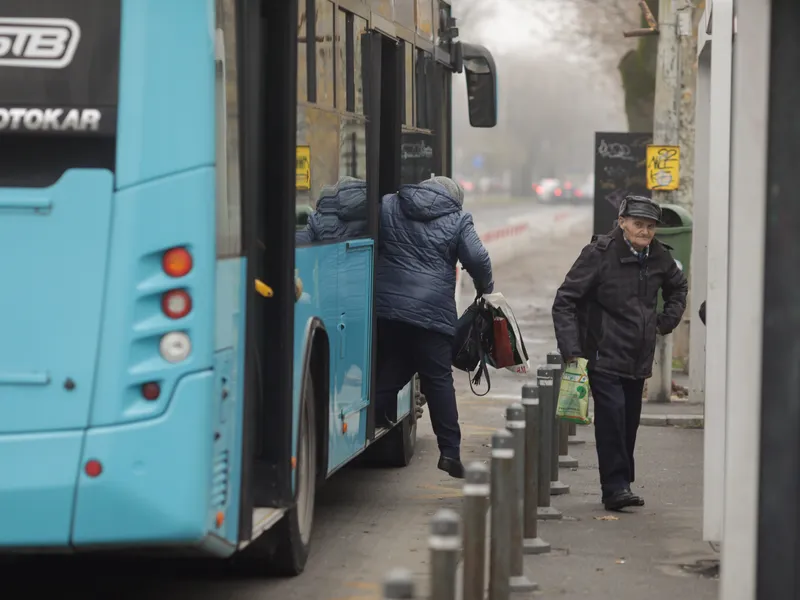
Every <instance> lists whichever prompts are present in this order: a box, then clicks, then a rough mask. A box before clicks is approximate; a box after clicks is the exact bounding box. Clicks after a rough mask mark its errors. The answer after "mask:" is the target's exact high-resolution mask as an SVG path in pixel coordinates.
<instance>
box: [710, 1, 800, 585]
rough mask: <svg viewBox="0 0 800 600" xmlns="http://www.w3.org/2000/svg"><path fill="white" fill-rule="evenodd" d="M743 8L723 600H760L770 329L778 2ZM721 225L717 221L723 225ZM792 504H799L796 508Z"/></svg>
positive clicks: (736, 98)
mask: <svg viewBox="0 0 800 600" xmlns="http://www.w3.org/2000/svg"><path fill="white" fill-rule="evenodd" d="M719 4H720V2H719V0H717V1H716V2H714V43H715V44H716V43H717V38H716V31H717V20H716V19H717V10H718V5H719ZM727 4H728V8H727V10H729V11H731V12H732V7H731V6H730V4H731V2H730V1H729V2H728V3H727ZM736 10H737V15H736V22H737V25H741V27H739V28H738V31H737V32H735V33H733V35H732V30H733V29H734V28H735V26H734V25H733V24H732V18H731V17H730V16H727V15H726V22H725V26H724V28H720V31H721V32H723V35H726V36H727V37H728V39H731V38H733V37H734V36H735V43H734V50H733V52H734V60H733V64H734V73H733V80H734V85H735V87H734V90H733V118H732V119H731V123H732V124H733V134H732V141H733V145H732V152H731V154H732V157H733V159H732V166H731V174H732V177H731V210H730V263H729V264H730V281H729V289H728V315H727V316H728V369H727V390H728V411H727V412H728V414H727V432H726V436H727V439H729V440H731V443H730V444H728V445H727V447H726V459H725V508H724V511H725V520H724V535H725V537H724V541H723V544H722V570H721V575H720V588H719V597H720V599H721V600H722V599H724V600H755V599H756V584H757V565H758V515H759V506H758V497H759V487H760V486H759V483H760V482H759V479H760V477H759V465H760V461H761V455H760V454H761V453H760V448H761V435H760V431H761V396H762V392H761V390H762V387H761V386H762V370H761V367H762V360H763V357H764V356H765V355H764V353H763V352H764V349H763V345H762V335H763V321H764V291H763V290H764V262H765V252H764V246H765V241H766V240H765V237H764V236H765V228H766V227H765V225H766V206H767V187H768V186H767V183H768V182H767V143H768V131H769V124H770V123H769V118H768V116H769V112H768V111H769V94H770V45H771V44H770V35H771V34H770V21H771V2H770V0H748V1H747V2H737V4H736ZM738 17H741V19H740V18H738ZM727 19H731V20H730V21H728V20H727ZM712 222H713V221H712ZM717 225H718V224H716V223H715V224H714V226H715V227H716V226H717ZM713 311H714V305H713V304H710V303H709V305H708V312H709V314H713ZM790 335H791V333H790ZM709 347H711V346H710V345H709ZM786 441H787V443H788V442H791V441H793V440H786ZM734 442H735V443H734ZM786 476H787V477H797V474H796V473H786ZM787 509H788V510H795V509H796V507H793V506H792V507H787ZM765 600H766V599H765Z"/></svg>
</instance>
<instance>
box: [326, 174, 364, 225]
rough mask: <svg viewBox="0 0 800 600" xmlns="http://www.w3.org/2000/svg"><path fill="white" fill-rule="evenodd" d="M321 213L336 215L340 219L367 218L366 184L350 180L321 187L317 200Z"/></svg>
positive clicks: (359, 219)
mask: <svg viewBox="0 0 800 600" xmlns="http://www.w3.org/2000/svg"><path fill="white" fill-rule="evenodd" d="M317 212H318V213H320V214H321V215H336V217H337V218H338V219H339V220H341V221H364V220H366V218H367V184H366V182H364V181H358V180H351V181H349V182H347V183H341V182H340V183H337V184H336V185H334V186H331V187H327V186H326V187H324V188H322V193H321V195H320V198H319V200H318V201H317Z"/></svg>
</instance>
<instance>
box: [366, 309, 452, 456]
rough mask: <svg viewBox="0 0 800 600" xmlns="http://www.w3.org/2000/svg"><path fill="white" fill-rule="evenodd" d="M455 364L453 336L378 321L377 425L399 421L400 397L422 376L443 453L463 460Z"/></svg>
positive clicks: (422, 383) (381, 320)
mask: <svg viewBox="0 0 800 600" xmlns="http://www.w3.org/2000/svg"><path fill="white" fill-rule="evenodd" d="M452 360H453V338H452V337H451V336H448V335H445V334H443V333H438V332H436V331H430V330H427V329H423V328H421V327H414V326H413V325H408V324H406V323H402V322H400V321H390V320H387V319H378V390H377V405H376V420H377V422H378V423H380V422H381V420H382V419H389V420H392V421H393V420H395V419H396V418H397V415H396V409H397V394H398V393H399V392H400V390H401V389H403V387H404V386H405V385H406V384H407V383H408V382H409V381H411V378H412V377H413V376H414V373H419V377H420V383H421V385H422V389H423V390H424V391H425V397H426V398H427V400H428V411H429V412H430V415H431V424H432V425H433V432H434V433H435V434H436V439H437V441H438V443H439V451H440V452H441V454H442V455H443V456H447V457H449V458H460V454H461V453H460V448H461V428H460V427H459V425H458V407H457V406H456V390H455V386H454V385H453V367H452Z"/></svg>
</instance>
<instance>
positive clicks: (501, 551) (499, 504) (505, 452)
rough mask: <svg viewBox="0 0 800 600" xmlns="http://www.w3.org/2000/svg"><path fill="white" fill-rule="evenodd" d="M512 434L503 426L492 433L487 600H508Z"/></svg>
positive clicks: (512, 472)
mask: <svg viewBox="0 0 800 600" xmlns="http://www.w3.org/2000/svg"><path fill="white" fill-rule="evenodd" d="M513 460H514V437H513V436H512V435H511V434H510V433H509V432H508V431H506V430H505V429H498V430H497V431H496V432H495V433H494V435H493V436H492V493H491V497H490V501H491V506H492V509H491V510H492V518H491V520H492V522H491V532H492V535H491V544H490V548H489V600H508V598H509V595H510V593H511V586H510V584H511V544H510V537H511V521H510V518H511V510H512V509H513V503H512V496H511V488H512V486H513V484H514V464H513Z"/></svg>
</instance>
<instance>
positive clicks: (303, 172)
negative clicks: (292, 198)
mask: <svg viewBox="0 0 800 600" xmlns="http://www.w3.org/2000/svg"><path fill="white" fill-rule="evenodd" d="M295 169H296V170H295V180H296V181H295V187H296V189H298V190H303V191H307V190H310V189H311V147H310V146H298V147H297V165H296V167H295Z"/></svg>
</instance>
